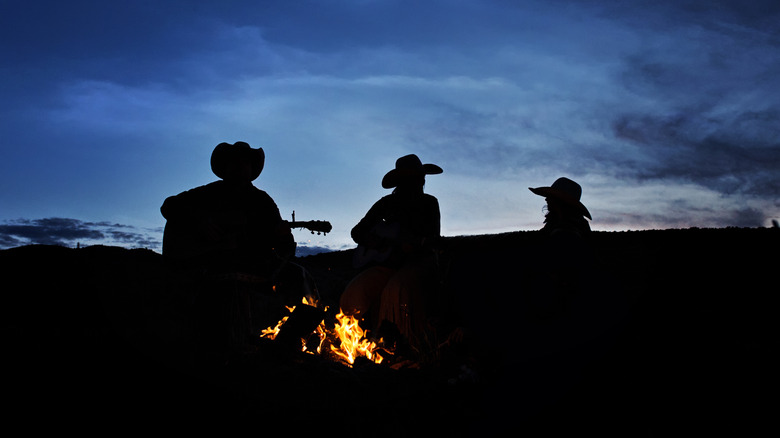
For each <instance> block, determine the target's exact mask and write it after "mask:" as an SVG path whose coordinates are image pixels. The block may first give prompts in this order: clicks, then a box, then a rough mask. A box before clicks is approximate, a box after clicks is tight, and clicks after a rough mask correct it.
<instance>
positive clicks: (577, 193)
mask: <svg viewBox="0 0 780 438" xmlns="http://www.w3.org/2000/svg"><path fill="white" fill-rule="evenodd" d="M528 190H530V191H532V192H533V193H535V194H537V195H539V196H544V197H545V198H547V197H552V198H555V199H558V200H560V201H562V202H565V203H566V204H568V205H570V206H572V207H574V208H575V209H577V210H578V211H579V212H580V213H582V215H583V216H585V217H586V218H588V219H591V220H592V218H591V217H590V212H589V211H588V209H587V208H585V205H583V204H582V202H580V197H582V187H580V185H579V184H577V183H576V182H574V181H572V180H570V179H569V178H565V177H561V178H558V179H556V180H555V182H554V183H552V185H551V186H549V187H528Z"/></svg>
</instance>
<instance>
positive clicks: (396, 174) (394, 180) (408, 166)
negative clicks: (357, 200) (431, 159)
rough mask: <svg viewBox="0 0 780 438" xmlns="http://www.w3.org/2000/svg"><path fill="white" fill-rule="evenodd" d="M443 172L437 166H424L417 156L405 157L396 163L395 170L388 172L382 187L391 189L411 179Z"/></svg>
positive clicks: (383, 179)
mask: <svg viewBox="0 0 780 438" xmlns="http://www.w3.org/2000/svg"><path fill="white" fill-rule="evenodd" d="M442 172H444V171H443V170H442V168H441V167H439V166H437V165H435V164H430V163H427V164H423V163H422V161H420V158H418V157H417V155H414V154H409V155H404V156H403V157H401V158H399V159H397V160H396V161H395V169H393V170H391V171H389V172H387V174H385V176H384V178H382V187H384V188H386V189H391V188H393V187H397V186H398V184H399V183H400V182H401V181H404V180H405V179H407V178H409V177H418V176H420V175H437V174H439V173H442Z"/></svg>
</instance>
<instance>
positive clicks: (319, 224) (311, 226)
mask: <svg viewBox="0 0 780 438" xmlns="http://www.w3.org/2000/svg"><path fill="white" fill-rule="evenodd" d="M284 222H285V223H286V224H287V225H288V226H289V227H290V228H306V229H307V230H310V231H311V232H312V233H313V232H315V231H316V232H318V233H329V232H330V230H331V229H332V228H333V227H332V226H331V225H330V222H327V221H284Z"/></svg>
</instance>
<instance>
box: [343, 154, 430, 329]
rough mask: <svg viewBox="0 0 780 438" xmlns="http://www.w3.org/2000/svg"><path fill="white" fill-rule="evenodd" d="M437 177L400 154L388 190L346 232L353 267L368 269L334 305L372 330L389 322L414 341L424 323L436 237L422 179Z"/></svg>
mask: <svg viewBox="0 0 780 438" xmlns="http://www.w3.org/2000/svg"><path fill="white" fill-rule="evenodd" d="M440 173H442V169H441V168H440V167H439V166H437V165H435V164H423V163H422V162H421V161H420V159H419V158H418V157H417V156H416V155H413V154H412V155H406V156H403V157H401V158H399V159H398V160H397V161H396V163H395V169H392V170H390V171H389V172H388V173H387V174H386V175H385V176H384V178H383V179H382V187H384V188H386V189H390V188H392V189H393V192H392V193H391V194H389V195H387V196H384V197H382V198H381V199H380V200H379V201H377V202H376V203H375V204H374V205H373V206H372V207H371V209H369V210H368V212H367V213H366V215H365V217H363V218H362V219H361V220H360V222H358V224H357V225H355V227H354V228H353V229H352V232H351V234H352V238H353V240H354V241H355V242H356V243H357V244H358V248H357V249H356V250H355V264H356V266H358V267H359V266H361V265H367V263H369V262H370V266H369V267H368V268H366V269H365V270H363V271H362V272H361V273H360V274H358V275H357V276H356V277H355V278H354V279H353V280H352V281H351V282H350V283H349V284H348V285H347V287H346V289H345V290H344V293H343V294H342V296H341V300H340V306H341V309H342V311H344V312H345V313H347V314H352V315H357V317H359V318H362V319H364V320H365V321H367V323H368V327H367V328H368V329H369V330H371V329H377V328H378V327H379V326H380V324H381V323H383V322H389V323H392V324H393V325H394V326H395V328H397V330H398V331H399V332H400V334H401V335H403V336H404V337H405V338H406V340H408V341H411V342H414V340H415V339H414V338H415V336H416V335H418V334H420V330H422V328H423V326H424V324H425V319H426V300H427V299H428V298H429V297H427V296H426V290H429V288H430V287H431V286H432V285H434V284H435V283H433V282H434V281H435V278H436V277H435V274H436V257H435V253H434V251H433V250H432V249H431V248H432V245H433V244H435V243H436V241H437V240H438V239H439V238H440V237H441V225H440V222H441V215H440V212H439V202H438V200H437V199H436V198H435V197H434V196H432V195H429V194H426V193H424V191H423V187H424V185H425V176H426V175H435V174H440Z"/></svg>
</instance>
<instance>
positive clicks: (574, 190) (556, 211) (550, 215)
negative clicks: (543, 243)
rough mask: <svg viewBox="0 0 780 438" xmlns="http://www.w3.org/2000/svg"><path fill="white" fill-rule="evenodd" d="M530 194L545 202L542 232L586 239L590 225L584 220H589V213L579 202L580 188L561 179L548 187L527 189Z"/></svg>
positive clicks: (571, 182)
mask: <svg viewBox="0 0 780 438" xmlns="http://www.w3.org/2000/svg"><path fill="white" fill-rule="evenodd" d="M528 189H529V190H530V191H531V192H533V193H535V194H537V195H539V196H543V197H544V198H545V201H547V214H546V215H545V217H544V227H543V228H542V230H541V231H542V232H543V233H545V234H548V235H555V234H559V233H572V234H574V235H577V236H579V237H586V236H587V235H588V234H589V232H590V225H589V224H588V221H587V220H585V218H588V219H591V216H590V212H589V211H588V209H587V208H586V207H585V205H583V204H582V202H580V197H581V196H582V187H580V185H579V184H577V183H576V182H574V181H572V180H570V179H569V178H565V177H561V178H558V179H557V180H555V182H553V183H552V185H551V186H549V187H536V188H532V187H529V188H528Z"/></svg>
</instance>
